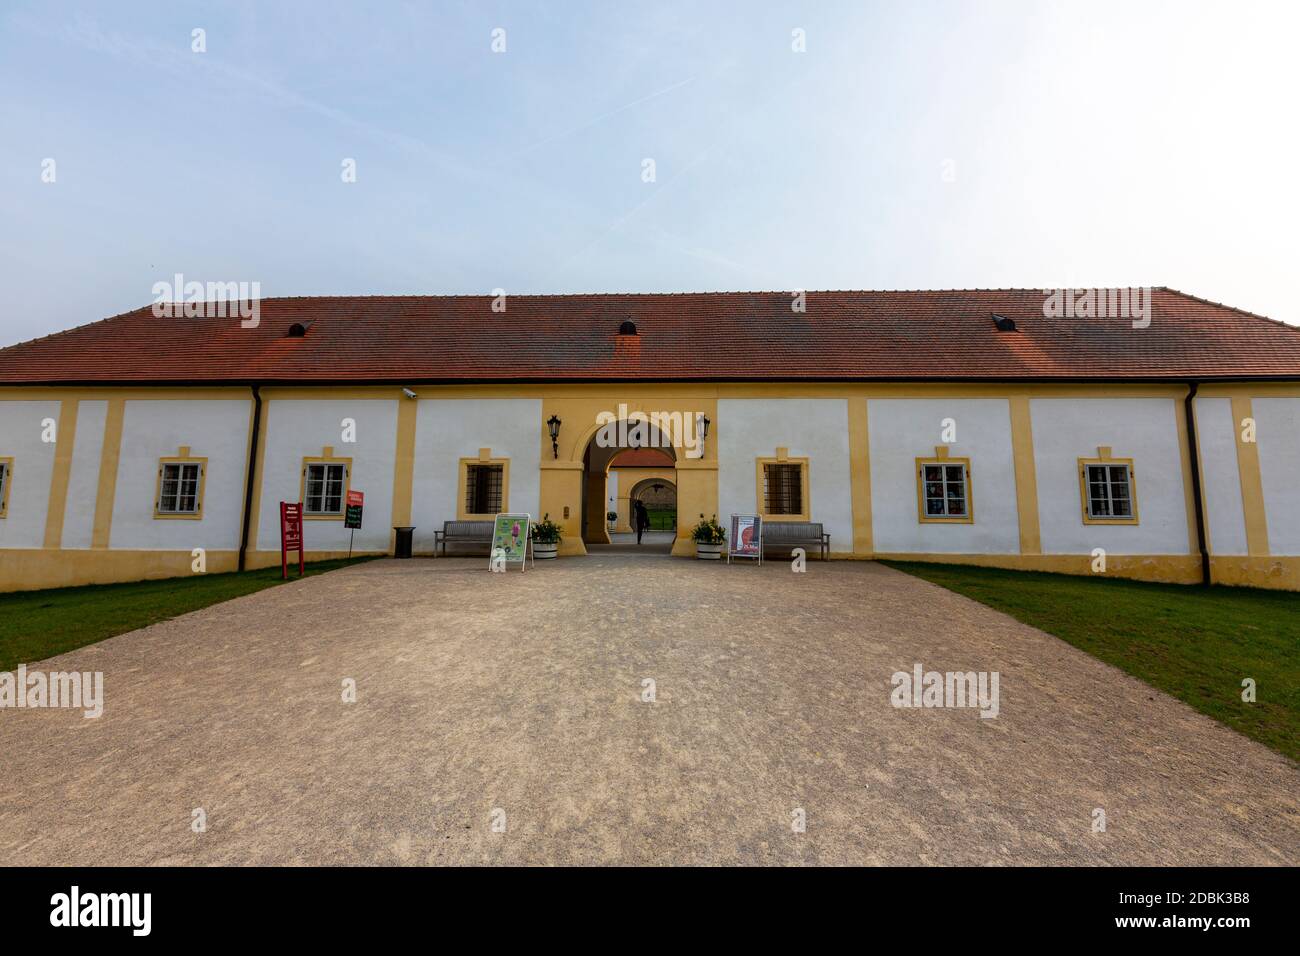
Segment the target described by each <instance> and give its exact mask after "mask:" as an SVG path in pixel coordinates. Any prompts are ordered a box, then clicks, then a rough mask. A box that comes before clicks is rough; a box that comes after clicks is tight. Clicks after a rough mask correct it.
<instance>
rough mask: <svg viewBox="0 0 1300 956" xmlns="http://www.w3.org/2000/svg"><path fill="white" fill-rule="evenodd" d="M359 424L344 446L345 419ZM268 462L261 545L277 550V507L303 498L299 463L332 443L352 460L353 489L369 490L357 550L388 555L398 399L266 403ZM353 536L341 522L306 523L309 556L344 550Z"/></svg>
mask: <svg viewBox="0 0 1300 956" xmlns="http://www.w3.org/2000/svg"><path fill="white" fill-rule="evenodd" d="M346 418H351V419H353V420H354V421H355V422H356V441H355V442H350V443H344V441H343V425H342V422H343V420H344V419H346ZM266 425H267V428H266V460H265V463H264V469H263V473H262V499H261V512H260V514H259V516H258V532H257V547H258V550H263V551H278V550H280V502H281V501H298V500H299V495H300V494H301V493H302V467H303V465H302V460H303V459H304V458H318V457H320V453H321V449H322V448H324V447H326V446H333V448H334V455H335V457H337V458H351V459H352V476H351V484H350V487H351V488H352V490H354V491H361V492H364V493H365V496H366V503H365V511H364V514H363V515H362V525H361V530H359V531H357V533H356V542H355V544H354V548H355V549H356V550H358V551H386V550H387V549H388V542H389V538H390V537H391V535H392V528H393V522H392V516H393V459H394V456H395V455H396V453H397V402H396V401H394V400H392V399H344V400H338V401H335V400H327V401H320V400H312V399H274V400H272V401H270V402H269V404H268V406H267V420H266ZM350 534H351V532H349V531H348V529H346V528H344V527H343V518H342V517H341V516H340V517H339V518H337V519H328V520H314V519H307V520H304V521H303V543H304V545H305V547H306V548H307V550H308V551H347V549H348V538H349V535H350Z"/></svg>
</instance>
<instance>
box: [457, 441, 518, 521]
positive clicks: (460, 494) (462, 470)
mask: <svg viewBox="0 0 1300 956" xmlns="http://www.w3.org/2000/svg"><path fill="white" fill-rule="evenodd" d="M470 465H500V466H501V513H502V514H504V513H505V512H507V511H509V510H510V459H509V458H492V457H488V456H482V455H480V456H479V457H478V458H462V459H460V463H459V465H458V471H459V475H458V478H457V481H456V519H457V520H458V521H491V520H492V519H493V518H495V517H496V516H497V513H496V512H493V513H492V514H472V513H470V512H469V511H466V510H465V492H466V490H467V486H468V484H469V466H470Z"/></svg>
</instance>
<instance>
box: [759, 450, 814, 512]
mask: <svg viewBox="0 0 1300 956" xmlns="http://www.w3.org/2000/svg"><path fill="white" fill-rule="evenodd" d="M763 486H764V487H763V510H764V513H765V514H769V515H800V514H803V513H804V504H803V465H802V464H798V463H786V462H767V463H765V464H764V465H763Z"/></svg>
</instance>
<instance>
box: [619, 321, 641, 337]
mask: <svg viewBox="0 0 1300 956" xmlns="http://www.w3.org/2000/svg"><path fill="white" fill-rule="evenodd" d="M618 334H619V335H636V334H637V331H636V323H635V322H633V321H632V320H631V319H628V320H627V321H625V322H624V323H623V324H622V325H620V326H619V327H618Z"/></svg>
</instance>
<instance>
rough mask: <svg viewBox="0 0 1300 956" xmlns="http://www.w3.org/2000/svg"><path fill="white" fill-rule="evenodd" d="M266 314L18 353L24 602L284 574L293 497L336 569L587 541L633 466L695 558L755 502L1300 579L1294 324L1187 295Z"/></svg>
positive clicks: (1273, 579)
mask: <svg viewBox="0 0 1300 956" xmlns="http://www.w3.org/2000/svg"><path fill="white" fill-rule="evenodd" d="M187 311H190V312H192V313H198V314H195V315H193V316H192V317H186V315H185V313H186V312H187ZM168 312H170V314H167V313H168ZM246 312H247V314H238V313H236V312H234V311H233V310H228V309H225V308H222V309H220V310H218V309H216V308H215V307H214V306H213V304H212V303H207V304H206V305H200V306H198V307H191V308H189V309H187V308H185V307H183V306H176V307H173V308H170V309H168V308H164V307H161V306H146V307H144V308H140V309H137V310H134V311H131V312H127V313H124V314H122V315H117V316H113V317H112V318H108V319H104V320H102V321H99V322H94V323H91V324H89V325H84V326H81V327H78V328H74V329H70V330H68V331H66V332H59V333H57V334H54V335H49V336H46V337H44V338H41V339H37V340H34V341H30V342H23V343H19V344H17V345H13V346H11V347H9V348H5V349H0V590H16V589H23V588H33V587H48V586H54V585H62V584H85V583H94V582H101V581H116V580H132V579H139V578H148V577H164V576H168V575H184V574H191V573H211V572H213V571H218V570H233V569H237V568H244V567H260V566H265V565H268V564H274V563H278V562H279V561H280V526H279V513H280V511H279V504H280V503H281V502H288V503H298V504H301V505H302V508H303V511H304V513H305V516H306V520H305V522H304V538H305V546H306V548H307V552H308V558H309V559H314V558H323V557H328V556H334V555H339V554H343V553H346V552H347V550H348V548H349V546H350V545H353V544H355V548H356V551H357V552H360V553H375V554H383V553H391V552H392V551H393V550H394V546H395V532H394V531H393V529H394V527H406V528H413V529H414V531H413V532H412V535H413V543H414V550H415V552H416V553H417V554H420V553H430V552H432V551H433V550H434V539H435V533H436V532H442V531H443V530H444V529H445V527H446V523H447V522H457V521H460V522H474V521H489V520H491V519H492V517H493V516H494V515H495V514H497V513H502V512H506V513H522V514H529V515H532V516H534V517H539V516H542V515H549V516H550V517H551V518H552V520H555V521H556V522H557V523H559V524H560V525H561V527H562V529H563V533H564V542H563V544H562V546H561V554H562V555H564V556H566V557H576V556H579V555H582V554H584V553H585V552H586V545H587V544H590V543H597V542H601V541H605V540H608V535H607V530H606V520H605V515H606V512H607V510H609V509H610V508H611V507H612V506H616V505H618V503H619V501H620V495H621V496H622V497H624V498H625V497H627V495H629V494H633V493H634V491H635V488H636V485H635V483H633V482H632V479H633V478H635V477H637V472H636V469H645V470H647V472H646V476H642V477H648V476H649V475H650V473H651V471H653V474H654V475H658V476H661V479H662V480H665V481H670V482H671V484H672V486H673V489H674V491H675V494H676V500H677V514H678V537H677V541H676V544H675V545H674V551H675V553H677V554H679V555H681V556H684V557H688V556H693V555H694V553H695V548H694V545H693V543H692V541H691V540H690V538H689V531H690V528H691V526H692V525H694V524H695V523H696V522H697V521H699V520H701V518H702V517H704V518H708V517H712V516H717V517H718V519H719V520H720V521H721V522H723V523H724V524H726V519H727V517H728V516H729V515H731V514H756V515H760V516H762V518H763V519H764V522H765V527H767V528H769V529H771V534H770V536H769V541H770V542H775V541H776V540H777V538H778V537H779V538H782V539H783V540H786V541H789V542H803V541H807V542H813V541H816V542H817V543H818V544H819V545H820V544H822V543H825V550H826V551H827V552H828V553H829V556H830V557H831V558H834V559H871V558H878V557H894V558H912V559H922V560H941V561H954V562H966V563H978V564H987V565H996V566H1001V567H1008V568H1029V569H1038V570H1048V571H1060V572H1066V573H1079V574H1097V573H1101V574H1111V575H1119V576H1128V577H1136V578H1143V579H1148V580H1165V581H1178V582H1183V583H1198V582H1202V581H1214V582H1218V583H1225V584H1252V585H1259V586H1268V587H1283V588H1293V589H1294V588H1300V482H1296V481H1295V478H1294V476H1295V474H1297V472H1300V330H1297V329H1296V328H1293V327H1291V326H1287V325H1284V324H1282V323H1279V322H1274V321H1271V320H1269V319H1267V318H1264V317H1261V316H1257V315H1253V314H1251V313H1248V312H1244V311H1242V310H1240V309H1235V308H1232V307H1230V306H1226V305H1220V304H1217V303H1214V302H1209V301H1206V300H1204V299H1200V298H1197V297H1195V296H1192V295H1188V294H1186V293H1182V292H1178V291H1175V290H1172V289H1165V288H1155V289H1151V290H1040V289H1008V290H951V291H915V292H902V291H899V292H870V291H862V292H807V293H790V292H737V293H683V294H590V295H587V294H584V295H537V296H528V295H518V296H514V295H511V296H497V297H488V296H405V297H403V296H370V297H340V296H322V297H307V298H269V299H261V300H258V301H256V302H255V303H249V304H248V309H247V310H246ZM218 313H219V314H218ZM205 316H206V317H205ZM615 426H616V427H615ZM652 459H653V461H652ZM620 471H622V472H624V473H625V474H626V475H627V476H628V478H629V482H625V484H627V485H628V486H627V487H625V488H623V489H622V490H621V491H619V490H618V489H617V485H618V478H617V477H615V476H617V475H618V474H619V473H620ZM358 491H360V492H363V493H364V496H365V499H364V500H365V504H364V509H363V514H364V521H363V526H362V528H361V529H359V530H358V529H352V528H348V527H346V522H345V513H346V502H347V499H348V493H349V492H358ZM777 526H784V527H777ZM471 527H472V526H471ZM354 531H355V534H354V533H353V532H354ZM773 546H775V545H773ZM816 550H817V551H820V550H821V548H820V547H819V548H817V549H816ZM200 552H201V553H202V554H203V556H204V557H203V564H204V571H203V572H200V571H197V570H195V568H196V567H197V564H198V563H199V562H198V560H197V559H196V558H195V557H194V555H196V554H198V553H200ZM809 553H810V554H813V553H814V552H813V551H810V552H809ZM484 567H486V562H484Z"/></svg>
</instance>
